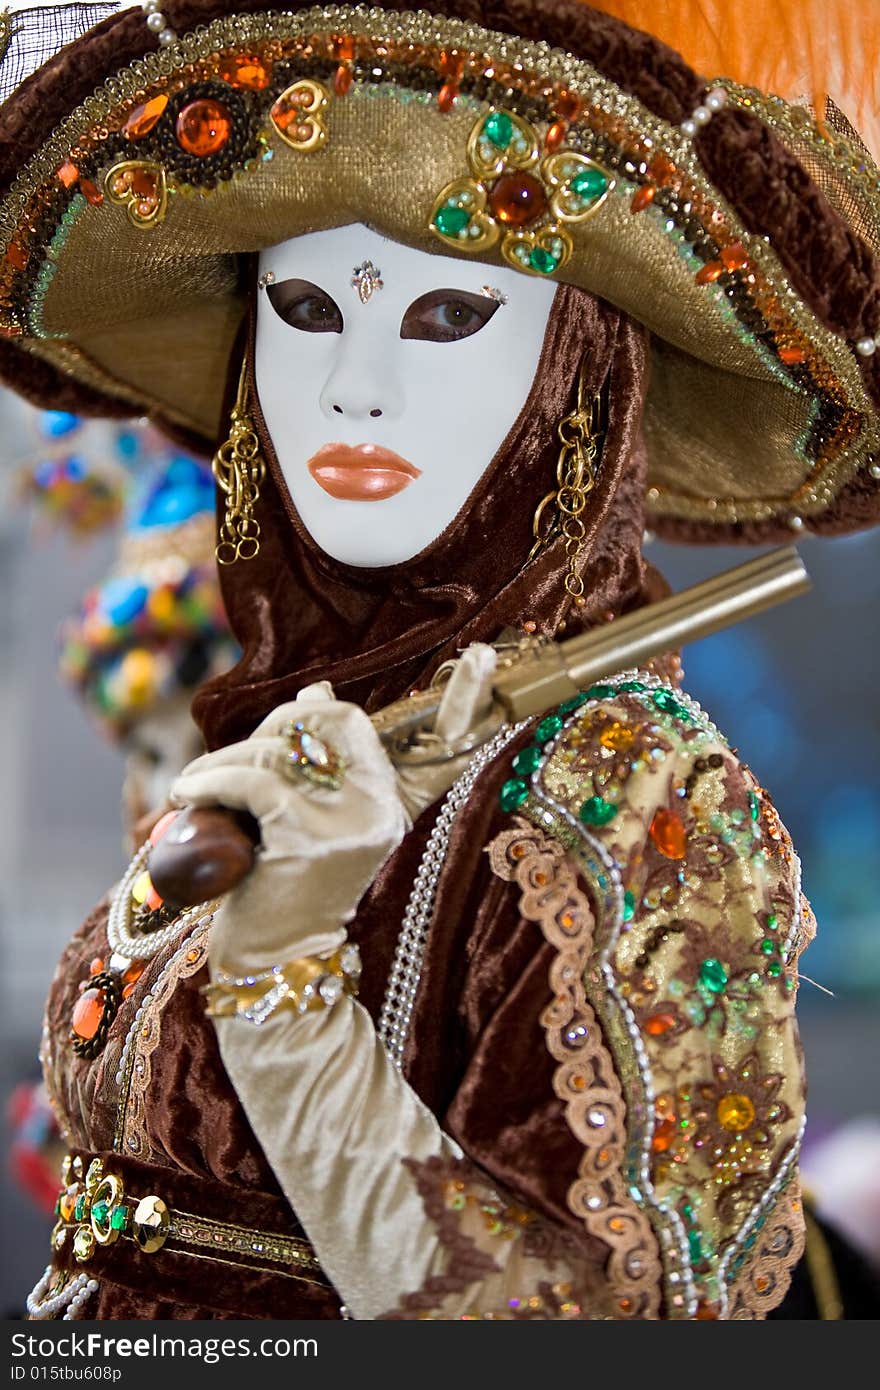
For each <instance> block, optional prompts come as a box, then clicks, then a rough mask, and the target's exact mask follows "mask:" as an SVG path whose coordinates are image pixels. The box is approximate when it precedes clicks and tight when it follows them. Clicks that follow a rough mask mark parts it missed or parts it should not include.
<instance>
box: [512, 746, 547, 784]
mask: <svg viewBox="0 0 880 1390" xmlns="http://www.w3.org/2000/svg"><path fill="white" fill-rule="evenodd" d="M543 756H544V753H543V750H542V749H540V748H537V747H536V746H535V745H534V744H532V746H531V747H530V748H524V749H523V750H522V752H521V753H517V755H516V757H515V758H514V760H513V770H514V772H515V773H517V775H518V776H520V777H531V775H532V773H533V772H537V770H538V768H539V767H540V765H541V759H542V758H543Z"/></svg>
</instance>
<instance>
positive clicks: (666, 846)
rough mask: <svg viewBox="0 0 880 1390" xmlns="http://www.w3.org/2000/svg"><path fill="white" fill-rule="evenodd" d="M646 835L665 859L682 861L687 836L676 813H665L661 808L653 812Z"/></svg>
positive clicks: (682, 823)
mask: <svg viewBox="0 0 880 1390" xmlns="http://www.w3.org/2000/svg"><path fill="white" fill-rule="evenodd" d="M648 833H649V834H650V836H651V839H652V840H653V841H654V844H655V845H656V846H657V848H658V849H659V851H660V853H661V854H663V855H665V856H666V858H667V859H684V856H685V852H686V850H687V836H686V835H685V829H684V821H683V820H682V818H681V816H680V815H679V814H678V812H677V811H667V810H666V809H665V808H664V807H662V806H661V807H660V810H659V811H655V812H654V819H653V820H652V821H651V829H650V831H649V832H648Z"/></svg>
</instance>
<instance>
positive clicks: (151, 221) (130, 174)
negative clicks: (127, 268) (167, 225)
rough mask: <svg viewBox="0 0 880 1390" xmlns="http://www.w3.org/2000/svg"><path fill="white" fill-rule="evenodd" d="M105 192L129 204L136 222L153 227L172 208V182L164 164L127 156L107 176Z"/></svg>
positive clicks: (144, 227) (119, 204) (119, 202)
mask: <svg viewBox="0 0 880 1390" xmlns="http://www.w3.org/2000/svg"><path fill="white" fill-rule="evenodd" d="M104 192H105V193H106V195H107V197H108V199H109V200H110V202H111V203H115V204H116V206H117V207H122V208H125V210H126V212H127V213H128V220H129V222H131V223H132V225H133V226H135V227H139V228H141V229H142V230H143V231H149V230H150V228H151V227H155V226H156V225H157V223H159V222H161V221H162V219H163V218H164V216H165V213H166V211H167V209H168V183H167V180H166V177H165V170H164V169H163V167H162V165H161V164H154V163H152V162H150V161H146V160H139V159H124V160H123V161H122V162H121V163H120V164H114V165H113V168H112V169H109V170H108V172H107V174H106V175H105V177H104Z"/></svg>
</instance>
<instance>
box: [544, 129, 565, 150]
mask: <svg viewBox="0 0 880 1390" xmlns="http://www.w3.org/2000/svg"><path fill="white" fill-rule="evenodd" d="M567 134H568V122H567V121H554V122H553V124H552V126H551V127H550V129H549V130H548V131H547V134H546V136H545V137H544V148H545V149H546V150H547V151H548V153H549V154H552V153H553V151H554V150H558V149H559V146H560V145H561V144H562V142H563V140H564V139H565V137H566V135H567Z"/></svg>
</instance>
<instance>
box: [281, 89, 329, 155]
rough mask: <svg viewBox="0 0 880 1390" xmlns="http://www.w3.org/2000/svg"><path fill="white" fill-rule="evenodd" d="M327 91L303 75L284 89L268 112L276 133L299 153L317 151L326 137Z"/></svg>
mask: <svg viewBox="0 0 880 1390" xmlns="http://www.w3.org/2000/svg"><path fill="white" fill-rule="evenodd" d="M329 105H330V93H329V92H328V90H327V88H326V87H325V86H324V84H323V82H314V81H313V80H312V79H311V78H308V77H305V78H302V80H301V81H299V82H294V83H293V85H292V86H290V87H288V88H287V89H286V90H285V91H283V92H282V93H281V95H280V97H279V98H278V100H277V101H276V102H275V104H274V106H273V107H272V109H271V111H270V112H269V118H270V120H271V122H272V125H273V127H274V129H275V131H276V133H277V134H278V135H279V136H280V137H281V139H282V140H283V141H284V143H285V145H289V146H290V148H291V149H292V150H299V152H300V154H311V153H312V152H313V151H314V150H319V149H320V148H321V146H322V145H323V144H324V143H325V141H326V139H327V120H326V112H327V107H328V106H329Z"/></svg>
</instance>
